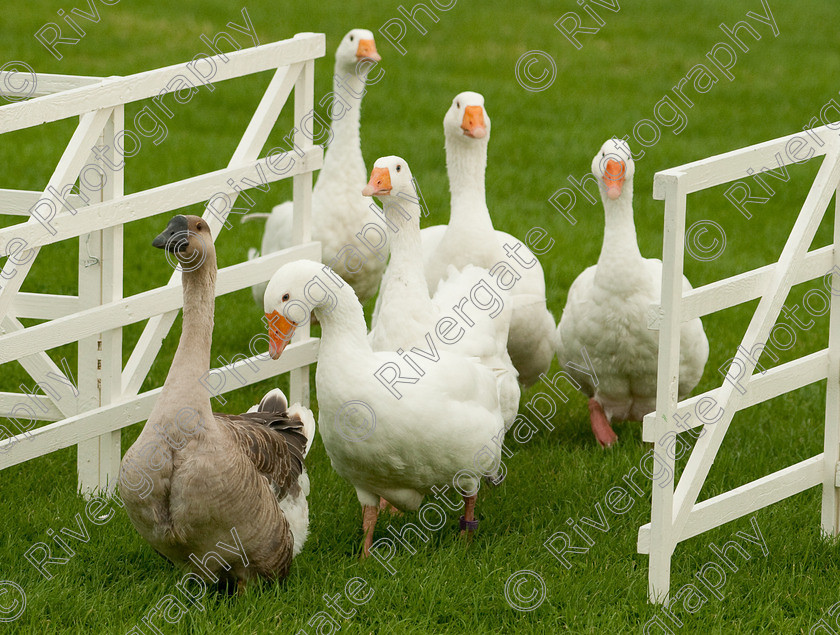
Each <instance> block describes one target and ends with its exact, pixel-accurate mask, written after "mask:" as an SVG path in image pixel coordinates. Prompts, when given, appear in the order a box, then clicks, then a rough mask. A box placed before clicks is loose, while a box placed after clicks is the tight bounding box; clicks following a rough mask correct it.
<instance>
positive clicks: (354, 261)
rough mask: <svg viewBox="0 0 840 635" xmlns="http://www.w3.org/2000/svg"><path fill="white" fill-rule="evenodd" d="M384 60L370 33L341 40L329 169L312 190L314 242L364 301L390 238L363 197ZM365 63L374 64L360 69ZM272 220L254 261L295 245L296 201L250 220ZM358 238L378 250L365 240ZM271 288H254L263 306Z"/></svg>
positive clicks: (253, 255) (326, 158)
mask: <svg viewBox="0 0 840 635" xmlns="http://www.w3.org/2000/svg"><path fill="white" fill-rule="evenodd" d="M380 59H381V58H380V57H379V54H378V53H377V52H376V45H375V43H374V39H373V33H371V32H370V31H368V30H366V29H353V30H352V31H350V32H349V33H347V35H345V36H344V38H343V39H342V40H341V44H339V46H338V49H337V50H336V53H335V75H334V76H333V92H332V93H330V95H328V96H327V97H325V98H323V99H322V100H321V102H320V103H321V104H322V105H323V104H324V103H325V100H327V99H328V98H329V99H331V101H330V102H329V103H330V116H331V119H332V125H331V127H330V141H329V147H328V148H327V152H326V155H325V156H324V165H323V167H322V168H321V171H320V172H319V174H318V181H317V182H316V183H315V187H314V188H313V190H312V240H317V241H320V242H321V250H322V251H321V259H322V261H323V262H325V263H327V264H330V266H331V267H332V268H333V269H334V270H335V271H336V272H337V273H338V274H339V275H340V276H341V277H342V278H344V280H346V281H347V282H348V283H350V286H352V287H353V289H354V290H355V291H356V295H357V296H358V297H359V299H360V300H361V301H362V302H364V301H365V300H366V299H368V298H370V297H373V294H374V293H376V290H377V288H378V287H379V280H380V279H381V277H382V272H383V271H384V270H385V262H386V260H387V257H388V240H389V238H390V236H389V234H388V231H387V228H386V227H385V223H384V221H383V219H382V218H381V217H380V216H379V215H378V214H377V213H376V212H375V211H374V210H373V209H371V201H370V199H367V198H365V197H363V196H362V188H363V187H364V186H365V183H366V182H367V170H366V169H365V162H364V159H363V158H362V147H361V140H360V137H359V123H360V115H361V107H362V97H363V96H364V95H365V93H366V92H367V89H366V82H367V77H368V73H369V71H370V70H371V63H372V61H379V60H380ZM363 60H364V61H366V60H371V62H367V61H366V62H365V63H361V64H360V62H362V61H363ZM380 72H381V71H380ZM374 207H376V206H374ZM266 216H267V218H268V220H267V221H266V224H265V231H264V233H263V238H262V245H261V249H260V252H258V251H257V250H256V249H251V250H250V251H249V253H248V258H249V259H253V258H256V257H257V256H258V255H259V254H260V253H262V254H263V255H265V254H269V253H272V252H275V251H279V250H281V249H286V248H287V247H291V246H292V202H291V201H287V202H285V203H281V204H280V205H277V206H275V207H274V209H272V210H271V214H268V215H263V214H249V215H248V216H246V217H245V220H247V219H251V218H262V217H266ZM358 233H362V234H363V237H364V238H365V239H366V240H367V241H368V243H370V245H373V246H374V247H375V248H373V249H372V248H371V246H370V245H368V244H365V242H363V241H361V240H360V239H359V237H358V236H357V235H356V234H358ZM266 284H267V283H262V284H258V285H254V286H253V287H252V288H251V291H252V294H253V296H254V300H255V301H256V303H257V304H259V305H262V303H263V295H264V293H265V287H266Z"/></svg>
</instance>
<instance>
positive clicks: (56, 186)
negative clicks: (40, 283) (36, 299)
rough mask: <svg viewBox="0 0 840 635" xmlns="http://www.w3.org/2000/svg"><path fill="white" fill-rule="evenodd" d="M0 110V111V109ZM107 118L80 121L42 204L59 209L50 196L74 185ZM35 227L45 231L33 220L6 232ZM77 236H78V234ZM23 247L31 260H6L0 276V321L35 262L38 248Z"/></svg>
mask: <svg viewBox="0 0 840 635" xmlns="http://www.w3.org/2000/svg"><path fill="white" fill-rule="evenodd" d="M26 103H29V102H24V103H23V104H20V103H19V104H11V105H12V106H16V105H25V104H26ZM0 110H3V108H0ZM110 116H111V110H108V109H106V110H97V111H95V112H92V113H88V114H85V115H83V116H82V117H81V121H80V122H79V125H78V126H77V128H76V131H75V132H74V133H73V136H72V137H71V138H70V142H69V143H68V144H67V148H65V150H64V153H63V154H62V155H61V159H59V161H58V165H57V166H56V168H55V171H54V172H53V175H52V176H51V177H50V181H49V184H48V185H47V188H46V189H45V190H44V194H43V197H42V198H43V199H44V200H45V201H49V202H51V203H53V204H55V205H56V206H58V204H57V202H56V197H55V195H54V194H52V193H51V192H52V191H59V192H60V191H62V190H63V188H64V187H65V186H67V185H70V184H72V183H73V182H75V180H76V178H77V177H78V176H79V171H80V170H81V169H82V166H83V165H84V163H85V160H86V159H87V157H88V155H89V154H90V149H91V148H92V147H93V144H94V143H95V142H96V140H97V139H98V138H99V134H100V133H101V132H102V129H103V128H104V127H105V123H106V122H107V121H108V118H109V117H110ZM62 216H70V217H72V214H70V212H68V211H64V212H63V213H61V212H59V213H57V214H56V220H58V219H60V218H62ZM35 225H37V226H38V227H41V228H42V229H45V228H43V226H42V225H41V223H39V222H38V220H36V219H35V218H32V217H30V218H29V220H28V221H26V222H25V223H22V224H21V225H20V226H15V227H12V228H9V229H10V230H12V231H19V232H25V231H26V230H27V229H30V228H33V227H34V226H35ZM3 231H7V230H0V232H3ZM45 231H46V230H45ZM76 235H77V236H78V235H79V234H76ZM26 244H27V245H28V246H29V247H30V248H29V250H28V251H29V252H31V253H32V254H33V255H32V257H31V259H29V260H27V261H26V264H23V265H17V264H15V263H14V262H13V261H12V259H11V258H8V259H6V262H5V263H4V264H3V269H2V274H3V278H5V281H6V282H5V284H4V286H2V288H0V317H3V316H5V315H6V312H7V311H8V310H9V305H10V304H11V301H12V299H13V297H14V295H15V294H16V293H17V292H18V291H19V290H20V285H22V284H23V281H24V279H25V278H26V275H27V274H28V273H29V270H30V269H31V268H32V264H33V262H35V258H36V257H37V256H38V251H39V249H38V247H31V245H29V243H26ZM2 255H7V253H6V252H4V253H3V254H2Z"/></svg>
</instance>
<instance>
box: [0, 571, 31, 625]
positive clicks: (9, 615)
mask: <svg viewBox="0 0 840 635" xmlns="http://www.w3.org/2000/svg"><path fill="white" fill-rule="evenodd" d="M7 594H14V595H17V596H20V600H18V599H17V598H15V597H14V596H12V597H10V598H7V597H6V595H7ZM25 610H26V593H24V591H23V589H22V588H20V586H19V585H17V584H15V583H14V582H10V581H9V580H3V581H2V582H0V622H14V621H15V620H16V619H17V618H19V617H20V616H21V615H23V612H24V611H25Z"/></svg>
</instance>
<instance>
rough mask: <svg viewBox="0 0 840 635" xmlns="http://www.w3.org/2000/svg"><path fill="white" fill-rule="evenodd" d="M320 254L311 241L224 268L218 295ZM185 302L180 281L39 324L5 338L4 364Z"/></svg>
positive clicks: (1, 340)
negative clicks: (283, 266) (291, 263)
mask: <svg viewBox="0 0 840 635" xmlns="http://www.w3.org/2000/svg"><path fill="white" fill-rule="evenodd" d="M150 249H151V248H150ZM319 253H320V245H319V244H318V243H307V244H306V245H298V246H296V247H290V248H289V249H284V250H282V251H277V252H274V253H271V254H268V255H266V256H263V257H261V258H258V259H254V260H248V261H246V262H241V263H239V264H236V265H231V266H230V267H225V268H223V269H220V270H219V273H218V278H217V280H216V295H217V296H220V295H225V294H227V293H231V292H233V291H238V290H239V289H245V288H247V287H250V286H251V285H252V284H254V283H256V282H263V281H265V280H268V279H269V278H271V276H272V275H273V274H274V272H275V271H277V269H279V268H280V267H281V266H282V265H284V264H286V263H287V262H292V261H294V260H299V259H301V258H306V259H310V260H312V259H313V258H315V257H317V255H318V254H319ZM154 255H155V256H159V257H160V258H161V262H165V260H164V259H163V257H162V256H161V254H159V253H155V254H154ZM182 304H183V291H182V289H181V284H180V280H179V281H178V284H176V285H171V286H170V285H167V286H164V287H158V288H156V289H151V290H149V291H144V292H142V293H138V294H136V295H133V296H131V297H128V298H125V299H122V300H114V301H112V302H108V303H103V304H101V305H97V306H94V307H92V308H89V309H85V310H83V311H79V312H78V313H74V314H73V315H67V316H64V317H61V318H56V319H55V320H52V321H50V322H47V323H44V324H37V325H35V326H31V327H29V328H27V329H26V330H23V331H17V332H14V333H9V334H6V335H3V336H0V364H5V363H6V362H9V361H12V360H15V359H18V358H20V357H22V356H25V355H30V354H32V353H33V352H35V351H39V350H44V349H50V348H55V347H56V346H61V345H62V344H69V343H71V342H75V341H77V340H79V339H80V338H85V337H90V336H92V335H95V334H97V333H98V332H100V331H103V330H110V329H115V328H119V327H121V326H126V325H128V324H135V323H136V322H140V321H142V320H146V319H149V318H150V317H152V316H155V315H159V314H161V313H164V312H167V311H177V310H178V309H179V308H180V307H181V305H182ZM255 310H256V307H255Z"/></svg>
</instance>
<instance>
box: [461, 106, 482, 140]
mask: <svg viewBox="0 0 840 635" xmlns="http://www.w3.org/2000/svg"><path fill="white" fill-rule="evenodd" d="M461 129H462V130H463V131H464V134H465V135H467V136H468V137H472V138H473V139H481V138H482V137H483V136H484V135H486V134H487V126H486V125H485V124H484V108H482V107H481V106H467V107H466V108H464V118H463V119H462V120H461Z"/></svg>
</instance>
